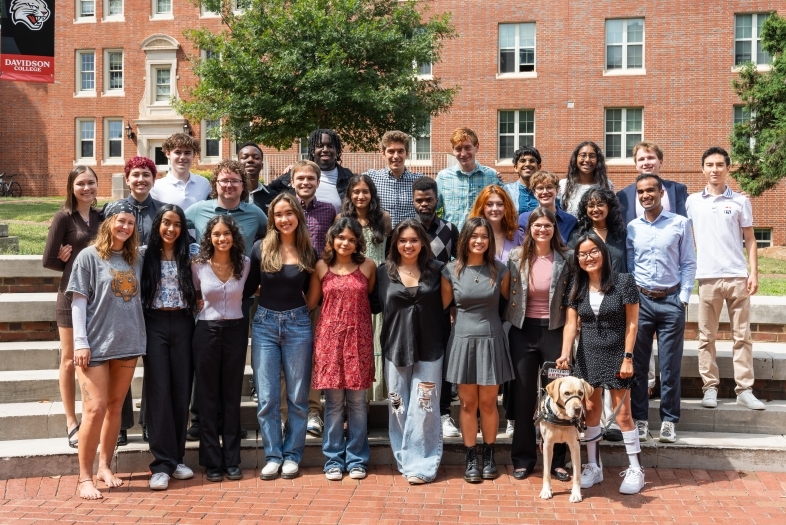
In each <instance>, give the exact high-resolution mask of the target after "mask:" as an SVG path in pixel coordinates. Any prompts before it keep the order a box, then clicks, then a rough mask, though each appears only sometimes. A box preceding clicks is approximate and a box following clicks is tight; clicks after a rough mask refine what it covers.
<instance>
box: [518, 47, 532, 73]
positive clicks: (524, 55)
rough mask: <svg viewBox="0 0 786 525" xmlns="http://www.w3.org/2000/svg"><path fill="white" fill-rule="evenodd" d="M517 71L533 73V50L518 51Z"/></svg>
mask: <svg viewBox="0 0 786 525" xmlns="http://www.w3.org/2000/svg"><path fill="white" fill-rule="evenodd" d="M519 71H535V49H534V48H527V49H520V50H519Z"/></svg>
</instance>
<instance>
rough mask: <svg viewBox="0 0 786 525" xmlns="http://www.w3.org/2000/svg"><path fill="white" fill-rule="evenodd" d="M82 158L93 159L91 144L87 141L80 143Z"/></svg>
mask: <svg viewBox="0 0 786 525" xmlns="http://www.w3.org/2000/svg"><path fill="white" fill-rule="evenodd" d="M81 154H82V158H92V157H93V143H92V142H89V141H84V140H83V141H82V152H81Z"/></svg>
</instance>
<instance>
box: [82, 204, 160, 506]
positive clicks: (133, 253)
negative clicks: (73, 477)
mask: <svg viewBox="0 0 786 525" xmlns="http://www.w3.org/2000/svg"><path fill="white" fill-rule="evenodd" d="M138 243H139V238H138V236H137V233H136V221H135V219H134V214H133V210H132V208H131V205H130V204H129V203H128V202H127V201H125V200H121V201H115V202H113V203H111V204H109V205H108V206H107V207H106V208H105V209H104V222H103V223H102V224H101V227H100V228H99V230H98V234H97V235H96V239H95V241H94V242H93V244H92V245H91V246H89V247H88V248H85V249H84V250H82V252H81V253H80V254H79V255H78V256H77V257H76V260H75V261H74V266H73V268H72V270H71V278H70V279H69V281H68V289H67V292H68V293H70V294H71V297H72V303H71V309H72V319H73V326H74V366H75V367H77V376H78V380H79V385H80V387H81V390H82V423H81V428H80V429H79V496H80V497H82V498H84V499H99V498H101V497H102V496H101V492H99V490H98V489H97V488H96V486H95V483H94V482H93V461H94V459H95V455H96V449H97V448H98V446H99V441H100V443H101V448H100V454H99V459H98V472H97V477H98V479H100V480H102V481H103V482H104V483H105V484H106V485H107V486H108V487H118V486H120V485H122V484H123V482H122V481H121V480H120V479H119V478H117V477H115V475H114V474H112V470H111V469H110V462H111V461H112V456H113V453H114V449H115V444H116V443H117V433H118V431H119V430H120V411H121V408H122V406H123V399H124V398H125V396H126V392H128V387H129V385H130V384H131V380H132V379H133V377H134V370H135V369H136V360H137V358H138V357H139V356H140V355H144V354H145V344H146V341H145V335H144V334H145V320H144V315H143V313H142V302H141V301H140V300H139V274H140V270H141V265H142V264H141V263H142V261H141V259H140V257H139V254H138V253H137V246H138Z"/></svg>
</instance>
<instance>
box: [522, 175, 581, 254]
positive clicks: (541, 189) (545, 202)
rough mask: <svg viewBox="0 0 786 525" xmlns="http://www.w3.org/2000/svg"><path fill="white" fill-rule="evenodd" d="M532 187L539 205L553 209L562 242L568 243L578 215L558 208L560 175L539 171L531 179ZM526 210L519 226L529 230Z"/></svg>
mask: <svg viewBox="0 0 786 525" xmlns="http://www.w3.org/2000/svg"><path fill="white" fill-rule="evenodd" d="M529 183H530V187H531V188H532V191H533V192H534V193H535V198H536V199H538V206H541V207H543V208H546V209H547V210H551V212H552V213H553V214H554V216H555V217H556V218H557V228H558V229H559V235H560V237H562V242H563V243H567V242H568V237H570V234H571V232H572V231H573V228H575V227H576V217H574V216H573V215H571V214H570V213H568V212H566V211H563V210H562V209H560V208H557V191H558V189H559V177H557V176H556V175H554V174H553V173H551V172H550V171H539V172H537V173H535V174H534V175H533V176H532V177H531V178H530V180H529ZM530 213H531V212H525V213H522V214H521V215H519V228H521V229H523V230H524V231H527V221H529V214H530Z"/></svg>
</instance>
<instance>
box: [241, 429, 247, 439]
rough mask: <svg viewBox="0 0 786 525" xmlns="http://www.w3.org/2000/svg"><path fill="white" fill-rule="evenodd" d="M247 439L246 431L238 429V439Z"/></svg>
mask: <svg viewBox="0 0 786 525" xmlns="http://www.w3.org/2000/svg"><path fill="white" fill-rule="evenodd" d="M247 437H248V430H246V429H245V428H241V429H240V439H246V438H247Z"/></svg>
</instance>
